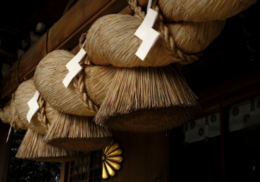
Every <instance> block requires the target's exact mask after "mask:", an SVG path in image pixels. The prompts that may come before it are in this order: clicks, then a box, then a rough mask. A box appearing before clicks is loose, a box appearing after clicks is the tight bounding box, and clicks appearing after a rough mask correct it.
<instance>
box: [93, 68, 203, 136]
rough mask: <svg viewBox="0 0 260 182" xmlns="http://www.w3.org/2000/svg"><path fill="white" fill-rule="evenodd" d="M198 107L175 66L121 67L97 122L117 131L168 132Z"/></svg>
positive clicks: (192, 113) (187, 118)
mask: <svg viewBox="0 0 260 182" xmlns="http://www.w3.org/2000/svg"><path fill="white" fill-rule="evenodd" d="M198 109H199V106H198V102H197V98H196V96H195V95H194V93H193V92H192V91H191V90H190V88H189V87H188V85H187V83H186V82H185V80H184V79H183V78H182V77H181V75H180V74H179V73H178V72H177V71H176V69H175V68H172V67H171V66H167V67H158V68H153V67H150V68H143V67H139V68H118V69H117V72H116V74H115V76H114V78H113V81H112V83H111V86H110V88H109V90H108V92H107V95H106V97H105V99H104V101H103V104H102V105H101V107H100V110H99V112H98V113H97V115H96V118H95V122H96V123H97V124H101V125H104V126H107V127H108V128H111V129H116V130H124V131H138V132H147V131H148V132H154V131H164V130H167V129H171V128H173V127H177V126H180V125H181V124H183V123H185V122H187V121H188V120H189V119H190V118H191V117H192V116H193V115H194V114H195V113H196V111H198Z"/></svg>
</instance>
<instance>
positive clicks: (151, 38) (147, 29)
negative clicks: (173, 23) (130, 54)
mask: <svg viewBox="0 0 260 182" xmlns="http://www.w3.org/2000/svg"><path fill="white" fill-rule="evenodd" d="M151 6H152V0H149V2H148V6H147V15H146V16H145V19H144V21H143V23H142V24H141V25H140V26H139V28H138V29H137V30H136V32H135V36H137V37H138V38H139V39H141V40H142V41H143V42H142V44H141V45H140V47H139V49H138V50H137V52H136V53H135V55H136V56H138V57H139V58H140V59H141V60H144V59H145V57H146V56H147V54H148V53H149V51H150V50H151V48H152V47H153V46H154V44H155V43H156V41H157V40H158V38H159V36H160V33H158V32H157V31H155V30H154V29H153V28H152V27H153V26H154V23H155V21H156V19H157V17H158V13H157V12H156V11H154V10H153V9H151Z"/></svg>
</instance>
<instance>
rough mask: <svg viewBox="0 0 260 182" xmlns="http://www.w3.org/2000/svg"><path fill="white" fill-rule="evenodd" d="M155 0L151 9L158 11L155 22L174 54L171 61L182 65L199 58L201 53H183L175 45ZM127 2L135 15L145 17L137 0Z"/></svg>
mask: <svg viewBox="0 0 260 182" xmlns="http://www.w3.org/2000/svg"><path fill="white" fill-rule="evenodd" d="M157 1H158V0H154V1H153V5H152V9H154V10H155V11H156V12H157V13H158V19H157V23H158V25H159V31H160V32H161V33H162V35H163V37H164V40H165V41H166V43H167V44H168V45H169V46H170V49H171V51H172V52H173V54H174V56H175V57H174V60H173V63H174V62H177V63H180V64H183V65H186V64H191V63H193V62H194V61H197V60H199V58H200V56H201V53H198V54H193V55H189V54H185V53H184V52H183V51H181V50H180V49H179V48H178V47H177V46H176V44H175V41H174V39H173V37H172V35H171V34H170V31H169V29H168V27H167V26H166V25H165V24H164V21H163V16H162V14H161V13H160V9H159V7H158V5H157ZM128 4H129V6H130V8H131V9H132V10H133V11H134V12H135V17H137V18H140V19H144V18H145V12H143V11H142V8H141V7H140V6H138V4H137V0H128Z"/></svg>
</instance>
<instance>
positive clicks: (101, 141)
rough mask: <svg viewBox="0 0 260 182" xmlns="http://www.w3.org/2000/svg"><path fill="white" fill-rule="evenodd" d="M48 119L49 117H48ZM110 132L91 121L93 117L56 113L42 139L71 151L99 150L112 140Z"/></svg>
mask: <svg viewBox="0 0 260 182" xmlns="http://www.w3.org/2000/svg"><path fill="white" fill-rule="evenodd" d="M48 119H49V118H48ZM111 137H112V135H111V132H110V131H109V130H108V129H107V128H105V127H102V126H99V125H96V124H95V123H94V122H93V117H85V116H76V115H69V114H64V113H60V112H59V113H58V114H57V115H56V117H55V118H54V120H53V121H52V125H51V127H50V129H49V130H48V133H47V134H46V135H45V137H44V141H45V142H46V143H48V144H49V145H52V146H55V147H59V148H64V149H67V150H73V151H92V150H100V149H102V148H104V147H106V146H107V145H109V143H110V142H111V140H112V138H111Z"/></svg>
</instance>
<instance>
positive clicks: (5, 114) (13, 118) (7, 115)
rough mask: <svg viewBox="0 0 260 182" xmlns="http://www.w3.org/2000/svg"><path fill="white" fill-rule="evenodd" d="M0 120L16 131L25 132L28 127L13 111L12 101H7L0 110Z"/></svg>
mask: <svg viewBox="0 0 260 182" xmlns="http://www.w3.org/2000/svg"><path fill="white" fill-rule="evenodd" d="M0 119H1V120H2V121H3V123H6V124H9V125H12V127H13V128H14V129H16V130H27V129H28V127H27V126H26V125H25V124H23V123H22V121H21V120H20V118H19V117H18V114H17V113H16V111H15V107H14V102H13V100H11V101H9V102H8V103H7V104H6V106H5V107H4V108H3V109H0Z"/></svg>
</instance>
